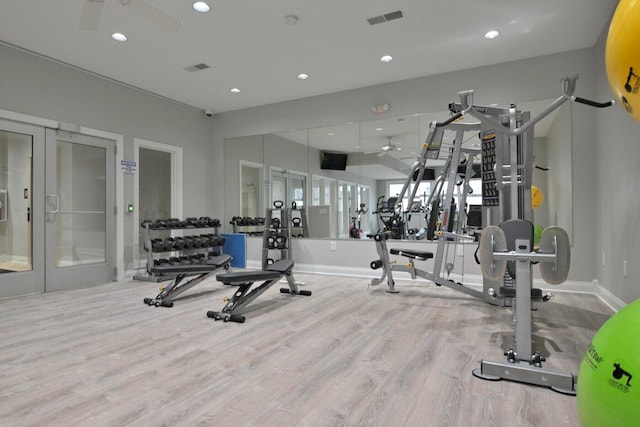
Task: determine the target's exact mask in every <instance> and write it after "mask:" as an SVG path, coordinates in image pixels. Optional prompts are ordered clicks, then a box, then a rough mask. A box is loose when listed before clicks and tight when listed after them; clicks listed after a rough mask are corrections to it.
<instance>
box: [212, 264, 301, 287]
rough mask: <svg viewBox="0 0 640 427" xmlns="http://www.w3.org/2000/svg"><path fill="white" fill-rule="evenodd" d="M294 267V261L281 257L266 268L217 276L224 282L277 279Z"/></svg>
mask: <svg viewBox="0 0 640 427" xmlns="http://www.w3.org/2000/svg"><path fill="white" fill-rule="evenodd" d="M292 268H293V261H292V260H290V259H281V260H278V261H276V262H274V263H273V264H270V265H268V266H267V269H266V270H253V271H237V272H234V273H221V274H218V275H217V276H216V280H217V281H218V282H223V283H229V284H234V283H249V282H256V281H258V280H275V279H279V278H280V277H282V276H283V275H284V274H287V273H288V272H289V271H291V269H292Z"/></svg>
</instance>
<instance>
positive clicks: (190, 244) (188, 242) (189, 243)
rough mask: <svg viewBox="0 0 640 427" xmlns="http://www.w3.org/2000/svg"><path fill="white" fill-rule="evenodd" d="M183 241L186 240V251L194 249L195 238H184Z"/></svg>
mask: <svg viewBox="0 0 640 427" xmlns="http://www.w3.org/2000/svg"><path fill="white" fill-rule="evenodd" d="M182 240H184V248H185V249H191V248H192V247H193V238H192V237H191V236H184V237H183V238H182Z"/></svg>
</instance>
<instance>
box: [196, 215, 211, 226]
mask: <svg viewBox="0 0 640 427" xmlns="http://www.w3.org/2000/svg"><path fill="white" fill-rule="evenodd" d="M209 221H211V218H209V217H208V216H201V217H200V218H198V224H199V226H200V227H208V226H209Z"/></svg>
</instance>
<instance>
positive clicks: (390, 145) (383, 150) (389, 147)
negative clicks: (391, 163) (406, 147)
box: [377, 136, 401, 157]
mask: <svg viewBox="0 0 640 427" xmlns="http://www.w3.org/2000/svg"><path fill="white" fill-rule="evenodd" d="M392 138H393V137H391V136H388V137H387V143H386V144H385V145H383V146H382V147H380V150H381V151H380V152H378V154H377V155H378V157H382V156H384V155H385V154H387V153H390V152H392V151H394V150H401V148H398V147H396V145H395V144H393V143H392V142H391V139H392Z"/></svg>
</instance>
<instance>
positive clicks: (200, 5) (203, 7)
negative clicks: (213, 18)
mask: <svg viewBox="0 0 640 427" xmlns="http://www.w3.org/2000/svg"><path fill="white" fill-rule="evenodd" d="M193 10H195V11H196V12H202V13H204V12H209V11H210V10H211V8H210V7H209V5H208V4H207V3H205V2H203V1H197V2H194V3H193Z"/></svg>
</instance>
